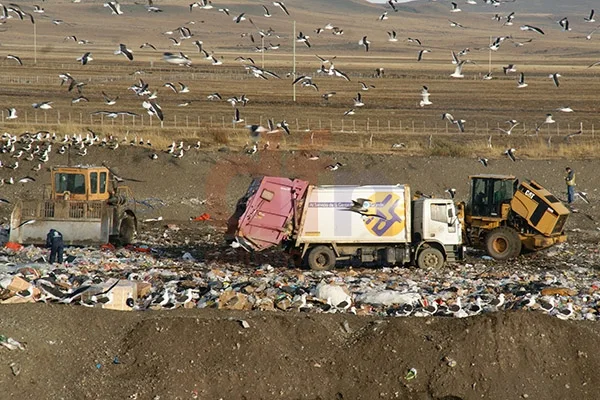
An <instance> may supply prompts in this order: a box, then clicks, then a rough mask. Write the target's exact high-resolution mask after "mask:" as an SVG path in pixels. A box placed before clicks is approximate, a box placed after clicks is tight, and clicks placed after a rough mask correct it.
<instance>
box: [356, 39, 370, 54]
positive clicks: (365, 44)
mask: <svg viewBox="0 0 600 400" xmlns="http://www.w3.org/2000/svg"><path fill="white" fill-rule="evenodd" d="M358 44H359V45H361V46H365V51H369V45H370V44H371V42H370V41H368V40H367V37H366V36H363V38H362V39H360V40H359V41H358Z"/></svg>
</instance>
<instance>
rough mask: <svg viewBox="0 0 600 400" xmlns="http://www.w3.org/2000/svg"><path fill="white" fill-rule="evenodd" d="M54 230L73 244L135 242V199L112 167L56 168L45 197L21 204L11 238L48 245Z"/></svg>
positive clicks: (12, 220) (15, 214)
mask: <svg viewBox="0 0 600 400" xmlns="http://www.w3.org/2000/svg"><path fill="white" fill-rule="evenodd" d="M50 229H56V230H58V231H60V232H61V233H62V234H63V238H64V241H65V244H69V245H98V244H104V243H109V242H116V243H118V244H121V245H125V244H129V243H130V242H131V241H132V240H133V237H134V234H135V232H136V231H137V217H136V214H135V199H134V198H133V195H132V192H131V190H130V189H129V188H128V187H127V186H122V185H117V181H116V177H115V176H113V175H112V173H111V171H110V169H109V168H107V167H102V166H100V167H98V166H75V167H59V166H57V167H53V168H52V171H51V183H50V184H48V185H46V186H45V187H44V195H43V199H41V200H19V201H18V202H17V203H16V204H15V207H14V209H13V211H12V215H11V221H10V239H9V240H10V241H11V242H17V243H21V244H44V243H45V242H46V234H47V233H48V231H49V230H50Z"/></svg>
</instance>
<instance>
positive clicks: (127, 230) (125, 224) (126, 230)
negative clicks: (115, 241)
mask: <svg viewBox="0 0 600 400" xmlns="http://www.w3.org/2000/svg"><path fill="white" fill-rule="evenodd" d="M134 233H135V223H134V221H133V218H124V219H123V220H122V221H121V226H120V227H119V241H120V242H121V245H123V246H125V245H128V244H130V243H131V242H132V241H133V235H134Z"/></svg>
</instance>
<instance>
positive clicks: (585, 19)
mask: <svg viewBox="0 0 600 400" xmlns="http://www.w3.org/2000/svg"><path fill="white" fill-rule="evenodd" d="M583 20H584V21H585V22H596V20H595V19H594V10H593V9H592V11H590V15H589V17H584V18H583Z"/></svg>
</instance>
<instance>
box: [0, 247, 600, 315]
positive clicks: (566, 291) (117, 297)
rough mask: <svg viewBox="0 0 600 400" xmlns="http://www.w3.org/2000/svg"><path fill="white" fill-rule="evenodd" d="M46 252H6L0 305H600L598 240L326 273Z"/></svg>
mask: <svg viewBox="0 0 600 400" xmlns="http://www.w3.org/2000/svg"><path fill="white" fill-rule="evenodd" d="M45 251H46V250H44V249H40V248H37V247H33V246H28V247H24V248H21V249H15V250H11V249H7V248H5V249H4V252H3V254H0V303H2V304H10V303H23V302H46V303H64V304H79V305H82V306H86V307H99V308H104V309H110V310H148V309H152V310H156V309H174V308H178V307H184V308H194V307H197V308H219V309H231V310H262V311H285V312H290V311H300V312H315V313H321V312H329V313H334V312H348V313H355V314H359V315H379V316H423V317H426V316H432V315H435V316H449V317H468V316H473V315H477V314H480V313H486V312H494V311H500V310H508V309H510V310H515V309H526V310H532V311H539V312H545V313H548V314H550V315H555V316H557V317H559V318H561V319H586V320H596V319H598V313H599V311H600V302H599V301H600V278H598V275H597V273H596V270H595V267H596V266H598V265H600V254H599V251H598V245H597V244H591V243H582V244H570V243H564V244H561V245H559V246H555V247H554V248H552V249H550V250H547V251H545V252H539V253H535V254H533V255H530V256H527V257H522V258H520V259H518V260H515V261H511V262H507V263H500V262H496V261H493V260H488V259H486V258H485V257H472V258H470V259H469V261H470V263H465V264H460V265H456V266H454V267H451V268H444V269H440V270H433V269H430V270H427V269H417V268H399V267H398V268H378V269H368V268H360V269H353V268H346V269H339V270H336V271H323V272H318V271H305V270H299V269H292V268H287V266H286V267H283V266H282V267H273V266H271V265H269V264H263V265H260V266H258V267H250V266H243V265H238V264H236V263H232V262H229V261H222V260H212V261H204V262H203V261H199V260H196V259H195V258H194V257H193V256H192V255H191V254H190V253H184V254H182V255H181V256H179V257H177V258H172V257H164V256H161V255H160V254H157V253H156V252H154V251H153V249H151V248H149V247H147V246H138V247H135V248H129V249H128V248H123V249H118V250H117V249H114V248H111V247H104V248H102V249H97V248H69V254H70V255H71V257H70V258H69V260H70V262H68V263H67V264H65V265H50V264H47V263H45V262H43V260H44V255H45ZM229 251H234V250H232V249H229ZM582 255H585V257H583V256H582ZM542 265H544V266H545V267H544V268H540V267H539V266H542Z"/></svg>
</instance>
